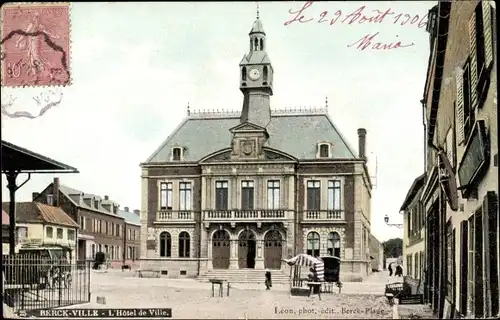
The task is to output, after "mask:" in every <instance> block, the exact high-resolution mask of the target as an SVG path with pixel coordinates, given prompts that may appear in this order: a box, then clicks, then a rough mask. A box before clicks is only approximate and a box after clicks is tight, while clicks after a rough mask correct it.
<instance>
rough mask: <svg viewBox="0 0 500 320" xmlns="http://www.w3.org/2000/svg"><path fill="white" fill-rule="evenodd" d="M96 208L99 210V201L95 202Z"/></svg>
mask: <svg viewBox="0 0 500 320" xmlns="http://www.w3.org/2000/svg"><path fill="white" fill-rule="evenodd" d="M94 208H96V209H99V200H94Z"/></svg>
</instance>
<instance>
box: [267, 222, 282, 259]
mask: <svg viewBox="0 0 500 320" xmlns="http://www.w3.org/2000/svg"><path fill="white" fill-rule="evenodd" d="M282 241H283V239H282V238H281V234H280V233H279V231H278V230H272V231H269V232H267V233H266V236H265V237H264V267H265V268H267V269H280V268H281V257H282V256H283V248H282V247H281V245H282Z"/></svg>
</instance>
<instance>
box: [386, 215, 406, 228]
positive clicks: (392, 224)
mask: <svg viewBox="0 0 500 320" xmlns="http://www.w3.org/2000/svg"><path fill="white" fill-rule="evenodd" d="M384 221H385V224H386V225H388V226H389V227H397V228H399V229H401V228H403V224H401V223H389V216H388V215H385V217H384Z"/></svg>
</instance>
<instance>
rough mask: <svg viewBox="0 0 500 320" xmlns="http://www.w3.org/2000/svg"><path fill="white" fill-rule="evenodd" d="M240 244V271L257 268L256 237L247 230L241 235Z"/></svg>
mask: <svg viewBox="0 0 500 320" xmlns="http://www.w3.org/2000/svg"><path fill="white" fill-rule="evenodd" d="M238 243H239V248H238V265H239V267H240V269H244V268H252V269H253V268H255V254H256V242H255V235H254V234H253V233H252V232H251V231H249V230H245V231H243V232H242V233H241V234H240V237H239V239H238Z"/></svg>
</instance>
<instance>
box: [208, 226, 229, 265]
mask: <svg viewBox="0 0 500 320" xmlns="http://www.w3.org/2000/svg"><path fill="white" fill-rule="evenodd" d="M230 255H231V241H230V239H229V233H227V231H226V230H218V231H216V232H215V233H214V235H213V237H212V265H213V267H214V269H228V268H229V258H230Z"/></svg>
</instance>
